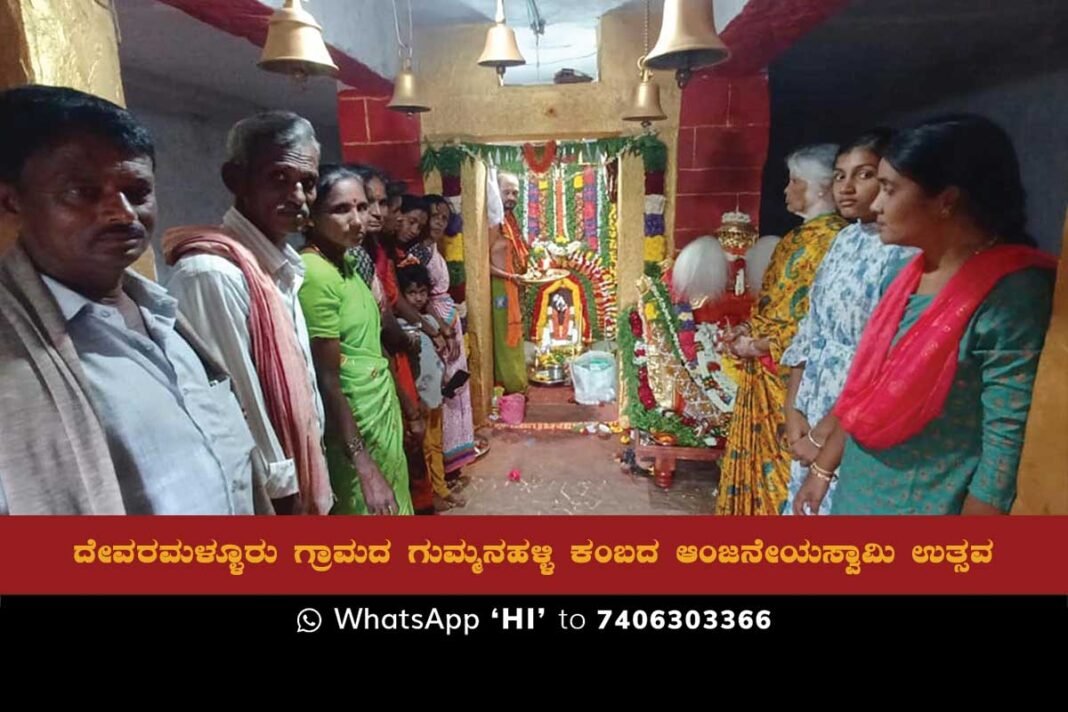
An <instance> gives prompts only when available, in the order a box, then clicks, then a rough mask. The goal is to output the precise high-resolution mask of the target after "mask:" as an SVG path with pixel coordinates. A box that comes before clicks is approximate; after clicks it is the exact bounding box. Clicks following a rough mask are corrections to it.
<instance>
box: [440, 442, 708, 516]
mask: <svg viewBox="0 0 1068 712" xmlns="http://www.w3.org/2000/svg"><path fill="white" fill-rule="evenodd" d="M483 434H484V435H485V436H486V437H487V438H488V439H489V441H490V443H491V449H490V451H489V452H488V453H487V454H486V456H485V457H483V458H482V459H481V460H479V461H478V462H476V463H474V464H473V465H470V466H468V467H467V468H465V474H466V475H467V476H469V477H470V483H469V484H468V485H467V486H466V487H464V488H463V489H462V490H460V492H461V494H462V495H463V497H464V498H466V499H467V506H466V507H457V508H454V509H451V510H449V511H447V512H444V514H445V515H447V516H453V515H468V514H505V515H508V514H511V515H516V514H520V515H521V514H616V515H627V514H653V515H673V514H711V513H712V512H713V511H714V509H715V486H716V480H717V477H718V471H717V470H716V467H715V464H714V463H702V462H680V463H679V467H678V470H676V473H675V483H674V485H673V486H672V487H671V489H670V490H662V489H660V488H658V487H657V486H656V485H655V484H654V483H653V479H652V477H646V476H643V475H634V474H629V473H626V472H624V471H623V470H622V469H621V466H620V464H619V463H618V462H616V460H615V458H616V456H617V455H618V454H619V453H621V452H622V451H623V450H624V449H625V447H624V446H623V445H621V444H620V442H619V437H618V436H615V435H613V436H611V437H609V438H605V439H602V438H600V437H598V436H594V435H586V434H577V433H572V432H560V431H529V430H501V429H487V430H485V431H483ZM513 469H518V470H519V472H520V479H519V481H518V482H515V481H512V480H510V479H509V476H508V475H509V472H511V471H512V470H513Z"/></svg>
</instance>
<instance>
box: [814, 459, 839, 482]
mask: <svg viewBox="0 0 1068 712" xmlns="http://www.w3.org/2000/svg"><path fill="white" fill-rule="evenodd" d="M808 469H809V470H811V471H812V472H813V473H814V474H815V475H816V477H819V478H820V479H821V480H823V481H824V482H834V481H835V480H837V479H838V475H837V474H836V473H834V472H831V471H830V470H825V469H823V468H822V467H820V466H819V465H817V464H816V463H814V462H813V463H812V464H811V465H809V466H808Z"/></svg>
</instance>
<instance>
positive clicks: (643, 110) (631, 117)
mask: <svg viewBox="0 0 1068 712" xmlns="http://www.w3.org/2000/svg"><path fill="white" fill-rule="evenodd" d="M644 60H645V58H644V57H643V58H642V59H639V60H638V67H639V69H641V81H640V82H639V83H638V87H637V88H636V89H635V90H634V101H632V102H631V105H630V108H628V109H627V110H626V111H625V112H623V117H622V118H623V120H624V121H640V122H641V124H642V126H645V127H648V126H649V125H650V124H651V123H652V122H654V121H663V120H664V119H666V118H667V114H665V113H664V109H663V108H662V107H661V106H660V85H659V84H657V83H656V81H655V80H654V79H653V75H652V74H650V72H649V70H647V69H646V68H645V61H644Z"/></svg>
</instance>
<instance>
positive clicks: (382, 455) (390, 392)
mask: <svg viewBox="0 0 1068 712" xmlns="http://www.w3.org/2000/svg"><path fill="white" fill-rule="evenodd" d="M366 212H367V197H366V194H365V193H364V188H363V182H362V181H361V179H360V178H359V176H358V175H356V174H355V173H353V172H351V171H348V170H347V169H344V168H340V167H334V168H330V169H326V170H324V171H323V174H322V175H321V176H320V179H319V189H318V195H317V200H316V203H315V206H314V209H313V214H312V217H313V220H314V222H315V226H314V227H312V228H310V229H309V230H308V231H307V232H306V236H307V238H308V247H307V248H306V249H305V250H304V251H303V252H302V254H301V259H302V260H303V262H304V268H305V274H304V284H303V285H302V286H301V288H300V305H301V308H302V309H303V310H304V317H305V319H306V321H307V323H308V333H309V335H310V336H311V339H312V354H313V356H314V357H315V367H316V375H317V377H318V380H319V388H320V391H321V392H322V396H323V404H324V406H325V409H326V414H327V427H326V456H327V464H328V466H329V468H330V483H331V485H332V487H333V490H334V495H335V496H336V498H337V502H336V503H335V505H334V508H333V509H332V510H331V514H412V513H413V509H412V500H411V495H410V493H409V489H408V463H407V460H406V458H405V455H404V446H403V434H404V430H403V428H404V421H403V419H402V417H401V408H400V401H399V400H398V398H397V390H396V387H395V385H394V382H393V376H392V374H391V372H390V368H389V361H388V360H387V359H386V358H385V356H384V355H383V354H382V345H381V334H382V328H381V314H380V312H379V309H378V304H377V302H376V301H375V298H374V296H373V295H372V294H371V290H370V289H368V287H367V284H366V283H365V282H364V281H363V279H362V278H361V277H360V275H359V274H358V273H357V271H356V265H355V261H354V259H353V257H352V256H351V255H350V254H349V253H348V248H350V247H353V246H355V245H356V244H357V243H358V241H359V239H360V237H361V235H362V233H363V219H364V217H365V215H366Z"/></svg>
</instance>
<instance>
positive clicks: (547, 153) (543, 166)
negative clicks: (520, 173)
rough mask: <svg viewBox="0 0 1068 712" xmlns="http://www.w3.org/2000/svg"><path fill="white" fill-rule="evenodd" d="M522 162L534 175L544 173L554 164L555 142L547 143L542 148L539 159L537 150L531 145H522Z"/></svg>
mask: <svg viewBox="0 0 1068 712" xmlns="http://www.w3.org/2000/svg"><path fill="white" fill-rule="evenodd" d="M523 160H524V161H526V164H527V167H528V168H530V170H531V171H533V172H534V173H538V174H541V173H545V172H546V171H547V170H549V169H550V168H552V165H553V163H555V162H556V141H549V142H548V143H546V144H545V145H544V146H543V147H542V154H541V158H538V155H537V148H536V147H535V146H534V145H533V144H530V143H524V144H523Z"/></svg>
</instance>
